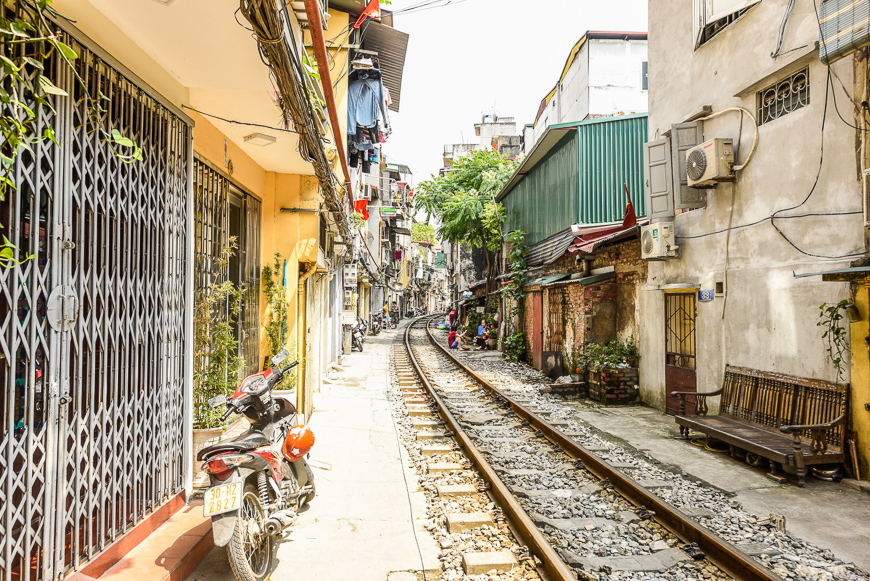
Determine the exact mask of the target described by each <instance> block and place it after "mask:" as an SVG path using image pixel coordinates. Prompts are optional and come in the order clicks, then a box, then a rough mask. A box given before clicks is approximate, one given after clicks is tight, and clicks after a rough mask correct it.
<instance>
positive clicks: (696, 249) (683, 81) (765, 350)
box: [639, 1, 864, 407]
mask: <svg viewBox="0 0 870 581" xmlns="http://www.w3.org/2000/svg"><path fill="white" fill-rule="evenodd" d="M812 9H813V7H812V4H811V3H810V4H800V3H798V4H797V5H796V6H795V9H794V12H793V13H792V15H791V19H790V21H789V33H788V35H787V37H786V45H787V46H786V48H789V47H792V46H800V45H802V44H806V43H812V42H814V41H815V40H816V39H817V37H818V28H817V23H816V20H815V16H814V15H813V13H812ZM782 10H783V4H782V3H781V2H761V3H760V4H758V5H757V6H756V7H755V8H753V9H752V10H750V11H749V12H748V13H747V14H746V15H744V16H743V17H742V18H741V19H739V20H738V21H736V22H735V23H733V24H731V25H730V26H728V27H727V28H726V29H725V30H724V31H723V32H721V33H720V34H719V35H718V36H716V37H715V38H713V39H712V40H710V41H709V42H707V43H706V44H705V45H703V46H702V47H700V48H699V49H698V50H697V51H693V40H692V9H691V2H688V1H684V2H679V3H674V2H664V1H657V2H652V3H651V5H650V10H649V22H650V30H649V39H650V54H649V58H650V67H649V70H650V75H649V81H650V125H649V127H650V139H653V138H655V137H657V136H659V135H661V134H662V133H664V132H665V131H666V130H668V129H669V127H670V125H671V124H672V123H677V122H681V121H683V120H684V119H685V118H686V117H687V116H688V115H690V114H692V113H693V112H694V111H696V110H698V109H699V108H700V107H701V106H702V105H705V104H709V105H712V108H713V110H714V111H720V110H722V109H724V108H726V107H730V106H742V107H745V108H747V109H749V110H750V111H754V110H755V108H756V96H755V94H749V95H748V96H746V97H745V98H738V97H735V96H734V95H735V94H736V93H737V92H738V91H740V90H741V89H742V88H743V87H745V86H748V85H749V84H750V83H751V82H752V81H754V80H755V79H757V78H759V77H760V76H762V73H764V72H765V71H767V70H769V69H771V67H774V66H778V65H784V64H786V63H787V62H788V60H789V58H790V57H789V56H786V57H782V58H780V59H778V61H774V60H772V59H771V58H770V52H771V49H772V47H773V46H774V44H775V42H776V36H777V24H776V23H778V22H779V21H780V19H781V16H782ZM792 54H797V53H792ZM851 67H852V65H851V60H850V59H849V58H847V59H844V60H842V61H840V62H838V63H836V64H835V65H833V67H832V71H833V73H835V74H836V76H837V77H838V78H839V79H841V80H842V81H843V83H844V84H845V86H847V87H849V86H850V83H851V79H852V68H851ZM809 72H810V83H811V85H810V104H809V106H807V107H804V108H802V109H799V110H797V111H795V112H792V113H789V114H787V115H785V116H783V117H781V118H780V119H777V120H775V121H772V122H770V123H767V124H765V125H763V126H761V127H759V141H758V150H757V152H756V154H755V157H754V158H753V160H752V162H751V164H750V165H749V166H748V167H747V168H746V169H745V170H744V171H743V172H741V173H740V175H739V177H738V180H737V182H736V183H735V184H733V185H731V184H720V185H719V186H718V187H716V188H715V189H714V190H712V191H711V193H710V194H709V195H708V198H707V199H708V207H707V208H706V209H700V210H695V211H692V212H688V213H683V214H680V215H677V216H676V218H675V226H676V232H677V236H678V240H677V242H678V244H679V245H680V248H681V256H680V258H679V259H673V260H668V261H664V262H652V263H650V265H649V277H648V284H647V290H643V291H641V292H640V293H639V307H640V312H641V313H642V316H643V323H644V324H643V326H642V327H641V333H640V345H641V350H642V355H643V357H642V359H641V392H642V397H643V399H644V400H645V401H647V402H648V403H651V404H653V405H656V406H658V407H663V405H664V391H665V390H664V303H663V300H664V299H663V291H662V290H655V289H657V288H658V287H659V286H660V285H674V286H679V285H699V286H700V287H701V288H703V289H712V288H714V283H715V282H716V281H717V280H721V281H724V282H725V284H726V294H725V296H724V297H717V298H716V299H715V300H714V301H712V302H707V303H700V304H699V305H698V309H697V323H696V337H697V385H698V388H699V389H702V390H708V389H709V390H712V389H715V388H716V387H717V386H719V385H720V383H721V380H722V374H723V369H724V365H725V364H726V363H730V364H733V365H741V366H746V367H752V368H757V369H762V370H768V371H781V372H784V373H789V374H794V375H799V376H806V377H815V378H820V379H826V380H831V381H833V380H835V372H834V369H833V367H832V366H831V365H830V363H829V362H828V361H827V359H826V353H825V349H824V344H823V342H822V340H821V337H820V332H819V330H818V328H817V327H816V320H817V316H818V306H819V305H820V304H821V303H823V302H828V303H835V302H837V301H838V300H839V299H841V298H845V297H847V296H848V287H847V285H846V284H839V283H823V282H822V281H821V280H820V279H819V278H818V277H810V278H802V279H796V278H794V277H793V274H792V273H793V272H798V273H802V272H819V271H822V270H830V269H834V268H838V267H845V266H848V265H849V260H848V259H840V260H825V259H820V258H816V257H811V256H807V255H805V254H803V253H801V252H798V251H797V250H795V248H793V247H792V246H791V245H790V244H789V242H787V241H786V240H784V239H783V238H782V237H781V236H780V235H779V234H778V233H777V232H776V230H775V229H774V228H773V227H772V226H771V223H770V221H763V220H764V219H765V218H766V217H768V216H770V215H771V214H773V213H774V212H776V211H777V210H782V209H785V208H789V207H792V206H796V205H799V204H801V202H802V201H803V200H804V199H805V198H806V197H807V195H808V194H809V192H810V191H811V188H812V185H813V181H814V179H815V177H816V172H817V171H818V169H819V158H820V147H821V140H822V133H821V131H820V127H821V125H822V117H823V105H824V103H825V85H826V77H827V75H826V73H827V71H826V68H825V67H824V66H823V65H822V64H821V63H820V62H819V61H818V60H813V61H812V62H811V63H810V69H809ZM833 86H834V87H835V88H834V90H836V91H837V96H838V99H839V101H840V103H841V109H842V108H843V103H848V100H847V95H845V94H844V93H843V89H842V88H841V87H840V86H839V83H838V82H836V81H835V82H834V83H833ZM739 121H740V120H739V118H738V115H736V114H727V115H724V116H722V117H719V118H717V119H714V120H711V121H709V122H707V123H706V124H705V127H704V136H705V139H710V138H712V137H733V138H735V142H736V141H737V137H738V129H739ZM751 139H752V131H751V130H747V127H746V126H744V131H743V139H742V140H741V141H740V148H739V150H740V153H739V159H740V160H743V159H745V157H746V153H747V152H748V150H749V146H750V144H751ZM824 145H825V147H824V165H823V166H822V169H821V175H820V179H819V185H818V187H817V188H816V192H815V193H814V195H813V196H812V197H811V198H810V199H809V201H808V202H807V203H806V204H804V205H803V206H801V207H800V209H799V210H795V211H787V212H784V214H787V215H788V214H792V215H794V214H807V213H818V212H831V211H837V212H851V211H856V210H860V209H861V190H860V187H859V182H858V179H857V168H856V160H855V132H854V130H852V129H851V128H849V127H847V126H846V125H845V124H843V123H842V122H841V121H840V120H839V119H837V117H836V114H835V113H834V112H833V111H830V112H829V114H828V117H827V123H826V127H825V133H824ZM759 220H761V222H760V223H759V224H758V225H756V226H751V227H746V228H740V229H732V230H731V231H730V236H729V235H728V234H726V233H724V232H723V233H719V234H712V235H707V234H710V233H713V232H717V231H721V230H726V229H727V228H728V225H729V223H730V224H732V225H733V226H738V225H744V224H749V223H752V222H755V221H759ZM777 224H778V225H779V226H780V228H781V229H782V231H783V232H785V234H786V235H787V236H788V237H789V238H790V239H791V240H792V241H793V243H794V244H795V245H797V246H798V247H800V248H802V249H805V250H806V251H808V252H810V253H814V254H820V255H829V256H838V255H843V254H849V253H854V252H863V251H864V238H863V231H862V230H863V228H862V224H861V222H860V216H858V215H845V216H823V217H808V218H801V219H792V220H779V221H778V222H777ZM689 236H703V237H700V238H687V237H689ZM726 268H727V274H726ZM712 403H715V402H712Z"/></svg>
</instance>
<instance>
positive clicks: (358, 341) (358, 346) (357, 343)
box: [356, 339, 362, 353]
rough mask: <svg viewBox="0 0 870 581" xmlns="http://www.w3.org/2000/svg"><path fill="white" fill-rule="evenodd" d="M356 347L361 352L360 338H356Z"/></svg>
mask: <svg viewBox="0 0 870 581" xmlns="http://www.w3.org/2000/svg"><path fill="white" fill-rule="evenodd" d="M356 348H357V349H359V352H360V353H362V339H357V341H356Z"/></svg>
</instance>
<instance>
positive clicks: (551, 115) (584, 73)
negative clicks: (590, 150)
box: [525, 38, 647, 153]
mask: <svg viewBox="0 0 870 581" xmlns="http://www.w3.org/2000/svg"><path fill="white" fill-rule="evenodd" d="M645 60H647V41H645V40H609V39H597V38H593V39H591V40H588V41H587V42H586V43H585V44H584V45H583V46H582V47H581V48H580V52H579V53H578V54H577V57H576V58H575V59H574V61H573V62H572V63H571V66H570V67H568V70H567V71H566V72H565V76H564V78H563V79H562V81H561V83H560V84H559V85H558V86H557V87H556V94H555V95H554V96H553V98H552V99H551V100H550V102H549V103H548V104H547V106H546V107H545V109H544V111H543V113H542V114H541V116H540V118H539V119H538V120H537V122H536V123H535V125H534V140H535V141H537V140H538V139H540V137H541V136H542V135H543V134H544V132H545V131H546V130H547V127H549V126H550V125H555V124H557V123H569V122H572V121H583V120H584V119H588V118H590V117H607V116H610V115H621V114H626V113H641V112H644V111H646V110H647V91H644V90H643V89H642V88H641V82H642V63H643V61H645ZM533 145H534V143H531V144H530V143H529V142H528V140H526V144H525V151H526V152H527V153H528V152H529V151H531V148H532V146H533Z"/></svg>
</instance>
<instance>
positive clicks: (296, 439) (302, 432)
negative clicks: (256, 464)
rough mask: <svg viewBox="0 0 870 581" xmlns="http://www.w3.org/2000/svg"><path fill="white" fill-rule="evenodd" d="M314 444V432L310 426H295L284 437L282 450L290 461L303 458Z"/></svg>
mask: <svg viewBox="0 0 870 581" xmlns="http://www.w3.org/2000/svg"><path fill="white" fill-rule="evenodd" d="M313 445H314V432H312V431H311V428H309V427H308V426H294V427H293V428H291V429H290V432H288V434H287V437H286V438H284V445H283V446H282V451H283V452H284V458H286V459H287V461H288V462H295V461H296V460H298V459H300V458H302V457H303V456H304V455H305V454H307V453H308V451H309V450H310V449H311V446H313Z"/></svg>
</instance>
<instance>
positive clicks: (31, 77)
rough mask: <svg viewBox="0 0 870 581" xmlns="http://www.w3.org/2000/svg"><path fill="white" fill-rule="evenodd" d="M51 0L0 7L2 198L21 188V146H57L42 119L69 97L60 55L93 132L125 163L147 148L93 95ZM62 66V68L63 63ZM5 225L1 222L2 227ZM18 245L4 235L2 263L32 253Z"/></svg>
mask: <svg viewBox="0 0 870 581" xmlns="http://www.w3.org/2000/svg"><path fill="white" fill-rule="evenodd" d="M51 3H52V0H15V1H14V2H12V5H11V6H9V7H8V8H6V9H5V10H2V11H0V44H2V51H0V103H2V105H0V109H2V114H0V134H2V144H0V202H4V201H6V196H7V195H8V193H9V191H10V190H17V186H16V184H15V182H14V181H13V179H12V177H11V176H12V172H13V170H14V167H15V161H16V159H17V158H18V156H19V155H20V154H21V152H22V151H27V152H29V153H31V154H32V153H33V146H34V145H36V144H38V143H40V142H44V141H46V140H48V141H51V142H52V143H54V144H55V145H57V146H58V147H59V146H60V144H59V143H58V140H57V136H56V134H55V130H54V127H52V126H51V125H50V124H49V123H45V122H43V123H42V127H43V129H42V131H41V132H40V131H39V129H38V127H39V126H40V117H41V116H44V114H45V113H46V112H51V113H56V111H55V109H54V107H53V106H52V99H53V98H63V97H69V93H67V92H66V91H65V90H63V89H62V88H60V87H58V86H57V85H56V84H55V83H54V81H52V79H51V74H50V70H49V69H50V68H51V67H49V66H47V64H48V63H50V62H54V61H53V60H52V59H56V62H57V63H58V65H59V67H67V68H69V70H70V71H71V76H72V78H73V81H74V83H75V84H76V85H78V86H79V87H81V89H82V91H81V93H82V95H83V97H82V99H81V101H82V103H83V105H84V107H85V108H86V111H87V119H88V122H87V126H86V127H85V129H86V130H87V131H88V132H89V133H97V134H98V135H99V136H100V139H101V140H102V141H103V142H104V143H106V144H107V145H108V146H109V148H110V149H111V150H112V153H113V154H114V155H115V157H117V158H118V159H119V160H121V161H122V162H124V163H132V162H134V161H139V160H141V159H142V149H141V148H140V147H138V146H137V145H136V144H135V143H134V142H133V140H131V139H130V138H128V137H125V136H124V135H123V134H122V133H121V132H120V131H119V130H118V129H114V128H111V127H110V126H109V124H108V121H107V117H108V116H107V113H108V111H107V109H106V104H107V102H108V100H109V98H108V97H106V95H104V94H103V92H102V91H99V90H98V91H97V95H92V94H91V93H90V92H89V90H88V87H87V85H86V83H85V81H84V79H82V77H81V76H80V75H79V74H78V71H77V70H76V67H75V65H74V64H73V61H75V60H76V59H77V58H78V54H77V53H76V51H75V50H73V49H72V48H71V47H70V46H68V45H67V44H65V43H64V42H62V41H61V33H60V31H59V30H58V28H57V26H56V25H54V24H53V23H52V22H51V17H61V18H62V16H61V15H60V14H58V13H57V12H56V11H55V10H54V9H52V8H51ZM59 67H58V68H59ZM2 227H3V225H2V224H0V228H2ZM16 256H20V251H19V249H18V248H17V247H16V246H15V245H14V244H12V243H11V242H10V241H9V240H8V239H7V238H6V237H5V236H3V237H2V245H0V267H2V268H10V267H13V266H16V265H20V264H22V263H23V262H25V261H27V260H29V259H30V258H32V255H26V256H24V257H21V258H16Z"/></svg>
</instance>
